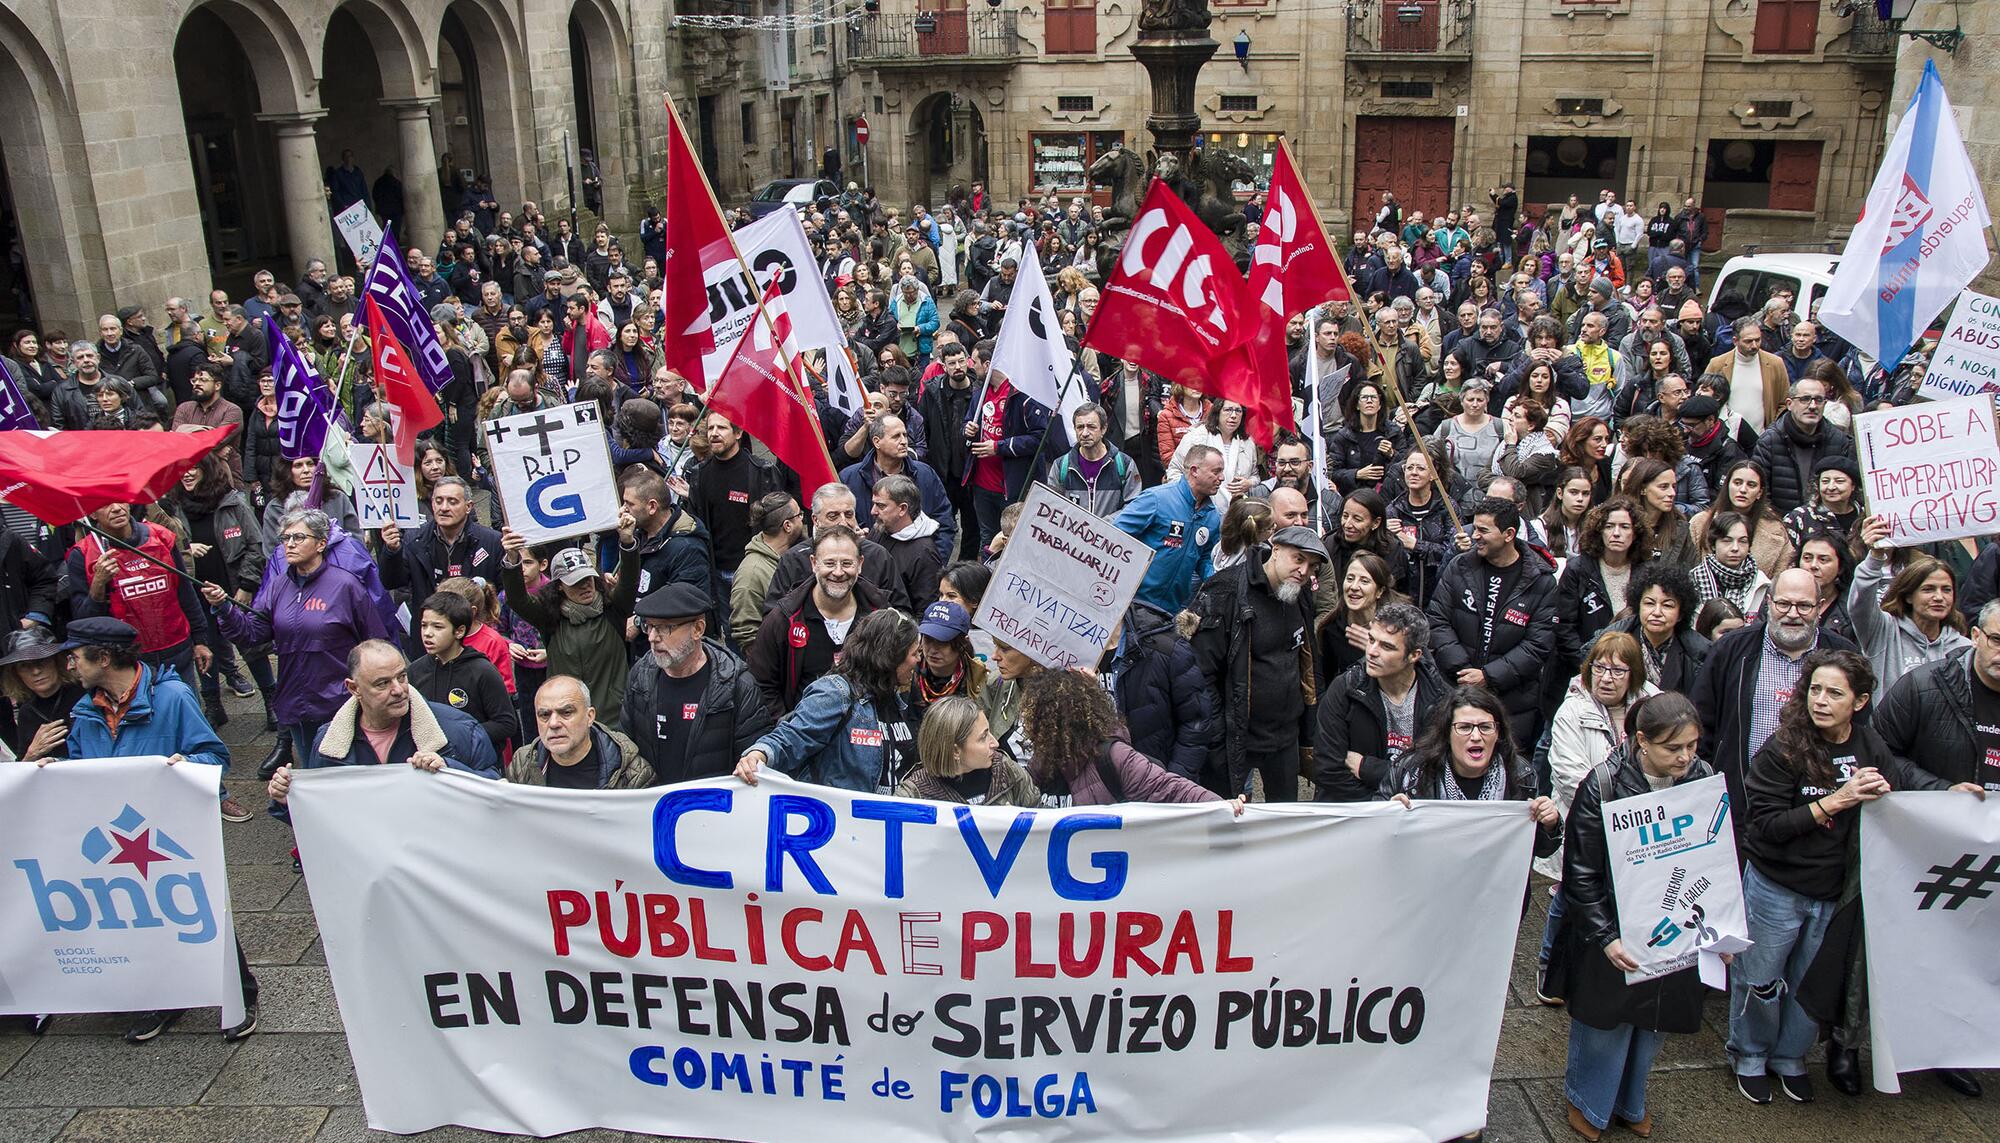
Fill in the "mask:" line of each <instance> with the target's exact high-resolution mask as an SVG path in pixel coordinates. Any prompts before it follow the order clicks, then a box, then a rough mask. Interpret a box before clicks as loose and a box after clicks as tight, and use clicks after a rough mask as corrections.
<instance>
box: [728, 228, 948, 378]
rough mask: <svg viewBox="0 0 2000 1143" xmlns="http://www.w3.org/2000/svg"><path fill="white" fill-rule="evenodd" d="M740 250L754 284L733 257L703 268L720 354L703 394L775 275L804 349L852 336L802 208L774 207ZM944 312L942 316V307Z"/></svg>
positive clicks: (748, 231)
mask: <svg viewBox="0 0 2000 1143" xmlns="http://www.w3.org/2000/svg"><path fill="white" fill-rule="evenodd" d="M736 248H737V249H738V250H740V251H742V252H743V261H744V262H748V263H749V264H750V271H751V273H753V274H755V275H756V276H757V282H756V284H755V285H752V284H751V283H750V282H749V281H748V280H747V279H745V278H744V277H743V267H742V265H741V264H740V263H738V262H737V261H735V260H734V259H733V258H732V259H730V260H728V261H726V262H718V263H716V264H715V265H713V266H708V267H705V268H704V269H703V271H702V277H703V279H704V280H705V281H706V282H707V285H708V320H709V322H710V323H711V325H712V326H713V327H714V329H715V352H713V353H710V354H707V355H706V356H704V357H703V358H702V359H701V371H702V373H703V377H701V378H700V379H699V381H700V388H701V391H702V392H704V393H706V392H708V389H709V387H710V386H711V385H713V384H715V379H716V378H718V377H720V376H722V370H723V369H724V368H725V367H726V366H727V365H728V364H729V357H730V355H731V354H733V353H735V352H736V343H737V341H738V340H740V339H741V338H742V336H743V332H744V331H745V330H747V329H749V328H750V321H751V319H752V318H754V317H756V316H757V299H759V298H761V297H763V296H764V287H765V286H767V285H769V284H770V282H771V276H772V275H773V274H775V275H777V276H778V289H779V291H780V292H781V293H783V294H784V295H785V312H786V313H789V314H791V315H792V340H793V341H795V342H797V343H798V347H799V348H800V349H824V350H827V351H829V352H838V351H839V350H840V349H841V348H843V347H845V346H846V345H847V335H846V334H844V333H842V332H841V328H840V318H839V317H838V316H837V315H835V314H834V312H833V299H832V298H830V297H828V296H827V292H826V280H825V279H824V278H821V277H820V274H819V264H818V263H817V262H815V261H814V260H813V254H812V243H811V242H809V241H807V239H806V231H805V227H804V226H803V225H802V224H800V222H799V212H798V210H797V208H795V207H792V206H786V207H784V208H782V209H780V210H775V211H772V212H771V213H770V214H767V215H765V216H764V217H762V218H760V219H758V220H757V221H755V222H753V223H751V224H750V225H748V226H746V227H744V228H743V229H741V230H739V231H737V232H736ZM939 313H940V315H942V313H943V308H942V307H940V308H939Z"/></svg>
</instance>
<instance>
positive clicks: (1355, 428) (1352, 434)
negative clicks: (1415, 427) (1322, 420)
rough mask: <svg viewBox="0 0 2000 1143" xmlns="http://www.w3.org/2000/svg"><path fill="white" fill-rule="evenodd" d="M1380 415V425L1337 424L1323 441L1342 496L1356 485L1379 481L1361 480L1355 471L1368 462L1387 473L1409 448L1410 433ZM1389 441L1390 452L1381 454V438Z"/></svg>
mask: <svg viewBox="0 0 2000 1143" xmlns="http://www.w3.org/2000/svg"><path fill="white" fill-rule="evenodd" d="M1387 417H1388V415H1387V414H1386V413H1385V414H1384V415H1383V421H1384V423H1383V425H1382V426H1381V427H1380V428H1374V429H1363V428H1361V427H1360V426H1359V425H1356V424H1355V423H1354V422H1353V421H1352V420H1349V421H1348V422H1347V423H1346V424H1344V425H1342V426H1340V428H1339V430H1337V431H1336V432H1335V433H1334V434H1333V436H1332V437H1330V438H1329V439H1328V440H1327V442H1326V466H1327V468H1329V469H1331V470H1332V474H1333V483H1334V487H1336V488H1338V489H1340V493H1341V495H1343V496H1345V495H1346V494H1348V493H1349V492H1352V491H1354V490H1355V489H1356V488H1373V487H1375V486H1377V485H1379V484H1381V483H1382V479H1381V478H1377V479H1375V480H1362V479H1361V478H1360V477H1358V476H1356V475H1355V474H1356V473H1357V472H1359V471H1360V470H1361V469H1364V468H1367V467H1369V466H1370V465H1376V464H1379V465H1381V466H1382V475H1383V477H1386V476H1387V475H1388V474H1389V470H1390V469H1391V468H1394V467H1395V466H1396V465H1397V464H1398V463H1399V462H1400V461H1401V460H1402V459H1403V454H1405V453H1407V452H1409V451H1410V434H1409V433H1408V432H1407V431H1405V430H1403V429H1401V428H1398V427H1397V426H1396V425H1395V424H1394V423H1391V422H1389V421H1388V419H1387ZM1385 440H1386V441H1388V442H1389V449H1390V452H1389V455H1387V456H1384V455H1382V449H1381V442H1382V441H1385Z"/></svg>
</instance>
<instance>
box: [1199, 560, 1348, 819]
mask: <svg viewBox="0 0 2000 1143" xmlns="http://www.w3.org/2000/svg"><path fill="white" fill-rule="evenodd" d="M1257 552H1258V555H1259V556H1261V557H1262V558H1261V559H1259V560H1245V561H1243V562H1242V563H1239V564H1236V565H1235V566H1233V567H1229V568H1225V569H1223V570H1222V571H1219V572H1217V573H1215V574H1214V575H1213V576H1210V577H1209V578H1208V580H1207V582H1205V583H1203V584H1202V585H1201V587H1199V588H1198V589H1196V591H1195V596H1194V599H1193V601H1192V602H1191V603H1190V604H1189V610H1191V611H1192V612H1193V613H1194V614H1195V616H1196V618H1197V619H1198V620H1199V624H1200V625H1199V626H1198V627H1197V628H1196V629H1195V633H1194V637H1193V639H1192V643H1193V645H1194V654H1195V662H1196V663H1197V664H1198V665H1199V666H1200V668H1201V673H1202V677H1203V678H1205V679H1206V680H1207V681H1208V690H1209V696H1210V697H1209V702H1210V707H1211V709H1213V710H1214V711H1216V713H1217V715H1218V719H1217V726H1216V730H1217V733H1216V735H1215V744H1214V746H1213V747H1212V749H1211V750H1210V763H1209V767H1208V773H1207V774H1206V775H1205V780H1206V783H1207V784H1208V785H1209V788H1210V789H1211V790H1214V791H1215V792H1216V793H1217V794H1219V795H1221V796H1223V797H1226V798H1227V797H1235V796H1236V795H1237V794H1240V793H1242V792H1243V790H1244V788H1245V787H1246V786H1247V785H1248V783H1249V781H1250V771H1251V769H1252V768H1255V769H1256V770H1257V771H1258V772H1259V773H1261V774H1262V775H1263V777H1264V800H1265V801H1270V802H1296V801H1298V800H1299V769H1300V763H1301V761H1302V758H1301V754H1302V751H1303V750H1306V749H1310V747H1309V746H1308V745H1307V743H1308V742H1309V741H1310V736H1311V735H1312V728H1313V705H1314V702H1315V701H1316V699H1317V696H1318V693H1319V690H1318V687H1317V685H1316V684H1315V681H1314V680H1315V675H1314V670H1313V666H1314V664H1313V641H1312V640H1311V639H1309V638H1307V634H1308V633H1309V632H1310V631H1311V630H1312V622H1313V596H1312V590H1311V588H1310V586H1309V584H1310V581H1311V578H1312V573H1313V571H1314V570H1315V569H1316V568H1320V567H1324V566H1325V565H1326V560H1327V553H1326V545H1325V544H1324V543H1322V542H1320V538H1319V533H1317V532H1315V531H1313V530H1312V529H1311V528H1301V527H1291V528H1280V529H1279V530H1278V531H1276V532H1274V533H1272V535H1271V542H1270V545H1269V546H1268V547H1264V546H1260V547H1259V548H1258V549H1257Z"/></svg>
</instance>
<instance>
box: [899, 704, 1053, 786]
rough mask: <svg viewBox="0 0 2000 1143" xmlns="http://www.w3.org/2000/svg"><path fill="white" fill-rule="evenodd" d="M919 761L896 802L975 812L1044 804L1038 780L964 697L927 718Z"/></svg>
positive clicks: (919, 735) (920, 735)
mask: <svg viewBox="0 0 2000 1143" xmlns="http://www.w3.org/2000/svg"><path fill="white" fill-rule="evenodd" d="M917 761H918V763H919V766H918V768H917V769H916V770H914V771H912V772H911V774H910V776H909V777H908V778H906V779H904V780H903V784H902V785H900V786H898V787H896V796H897V797H899V798H918V799H922V800H924V801H928V802H955V803H958V804H960V805H971V806H1020V807H1023V808H1033V807H1036V806H1039V805H1041V804H1042V792H1041V791H1040V790H1038V789H1036V788H1035V780H1034V779H1033V778H1031V777H1029V776H1028V772H1027V771H1026V770H1023V769H1022V768H1021V765H1020V763H1018V762H1015V761H1014V760H1013V759H1012V758H1009V757H1007V755H1006V752H1005V751H1002V750H1001V749H1000V746H999V744H998V743H997V742H995V741H994V740H993V730H992V728H991V727H989V726H988V725H987V724H986V715H985V713H984V712H983V711H981V710H980V709H979V704H978V703H977V702H975V701H973V700H972V699H969V698H967V697H965V696H964V695H948V696H946V697H944V698H941V699H939V700H938V701H937V702H936V703H935V704H934V705H932V707H931V708H930V709H929V710H927V711H925V712H924V722H923V726H922V727H920V728H919V729H918V731H917Z"/></svg>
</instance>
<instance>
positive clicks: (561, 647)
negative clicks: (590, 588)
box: [500, 546, 639, 726]
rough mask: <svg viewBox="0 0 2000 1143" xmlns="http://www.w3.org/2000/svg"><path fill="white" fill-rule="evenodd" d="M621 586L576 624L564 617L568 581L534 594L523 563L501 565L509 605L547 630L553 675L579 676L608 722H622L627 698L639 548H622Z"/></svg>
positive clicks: (544, 641) (599, 714)
mask: <svg viewBox="0 0 2000 1143" xmlns="http://www.w3.org/2000/svg"><path fill="white" fill-rule="evenodd" d="M617 575H618V586H617V587H615V588H613V589H612V591H611V592H610V594H609V595H600V596H599V598H601V599H603V600H604V610H603V611H601V612H599V613H598V614H597V615H596V616H595V617H594V618H592V619H590V620H588V621H585V622H582V623H573V622H571V621H569V620H568V619H566V618H564V616H563V608H562V602H563V594H562V585H561V584H558V583H554V582H551V583H549V584H548V585H547V586H545V587H543V588H542V590H541V591H539V592H536V593H533V594H530V593H529V591H528V588H527V585H526V584H525V583H524V582H522V579H521V565H520V564H518V563H517V564H514V565H512V566H508V565H506V564H504V563H503V564H502V565H501V568H500V583H501V586H502V587H504V588H505V589H506V591H507V603H508V604H509V606H511V607H513V609H514V614H516V615H519V616H520V617H521V618H523V619H525V620H527V621H528V623H529V624H530V625H531V626H533V627H534V629H535V630H536V631H538V632H540V633H541V636H542V645H543V646H545V647H547V648H548V651H549V674H550V676H552V677H553V676H555V675H574V676H575V677H577V678H579V679H582V680H583V685H584V686H586V687H589V688H590V698H591V701H592V702H593V703H594V704H596V706H597V720H598V721H599V722H601V723H603V724H604V725H606V726H617V725H618V714H619V708H620V707H621V706H622V705H623V704H624V702H625V673H626V670H627V668H628V663H627V662H626V659H625V620H627V619H629V618H630V617H631V615H632V604H633V601H634V600H636V599H637V598H638V595H639V549H638V548H637V547H636V546H635V547H630V548H626V547H621V548H620V549H619V550H618V572H617Z"/></svg>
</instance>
